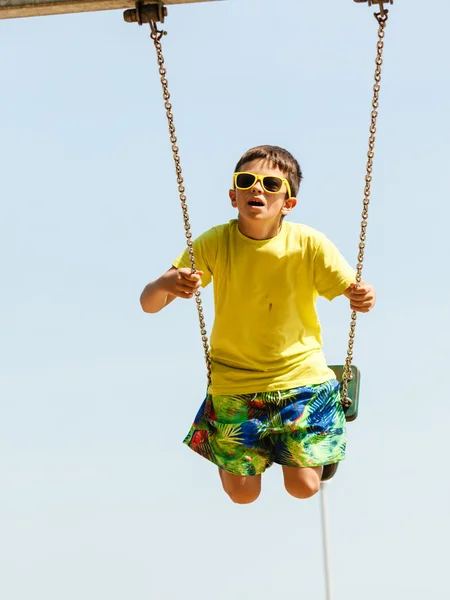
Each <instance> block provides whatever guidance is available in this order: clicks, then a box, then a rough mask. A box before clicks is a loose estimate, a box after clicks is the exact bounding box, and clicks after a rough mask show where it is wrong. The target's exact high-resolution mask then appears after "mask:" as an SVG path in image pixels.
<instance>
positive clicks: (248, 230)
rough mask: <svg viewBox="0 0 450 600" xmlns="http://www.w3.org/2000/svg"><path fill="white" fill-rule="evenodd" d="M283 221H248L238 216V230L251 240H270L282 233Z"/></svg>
mask: <svg viewBox="0 0 450 600" xmlns="http://www.w3.org/2000/svg"><path fill="white" fill-rule="evenodd" d="M281 225H282V221H281V220H280V221H278V222H276V223H274V222H271V221H247V220H246V219H245V220H244V219H242V218H241V216H240V215H239V216H238V228H239V231H240V232H241V233H242V235H245V237H248V238H250V239H251V240H270V239H271V238H274V237H275V236H277V235H278V234H279V233H280V231H281Z"/></svg>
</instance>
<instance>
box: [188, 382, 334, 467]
mask: <svg viewBox="0 0 450 600" xmlns="http://www.w3.org/2000/svg"><path fill="white" fill-rule="evenodd" d="M339 390H340V384H339V382H338V381H336V380H335V379H331V380H330V381H327V382H325V383H321V384H319V385H311V386H309V387H299V388H295V389H291V390H282V391H279V392H263V393H259V394H244V395H208V396H207V397H206V399H205V401H204V402H203V404H202V406H201V407H200V410H199V411H198V414H197V416H196V418H195V421H194V424H193V425H192V427H191V430H190V431H189V433H188V435H187V436H186V438H185V439H184V443H185V444H186V445H187V446H189V448H191V449H192V450H194V452H197V454H200V456H203V457H204V458H207V459H208V460H210V461H211V462H213V463H214V464H215V465H217V466H218V467H220V468H222V469H224V470H225V471H228V472H229V473H233V474H235V475H259V474H260V473H263V472H264V471H265V470H266V469H267V468H268V467H270V466H272V464H273V463H274V462H275V463H278V464H280V465H286V466H290V467H318V466H322V465H326V464H331V463H336V462H339V461H341V460H343V459H344V458H345V447H346V422H345V415H344V411H343V409H342V406H341V403H340V393H339Z"/></svg>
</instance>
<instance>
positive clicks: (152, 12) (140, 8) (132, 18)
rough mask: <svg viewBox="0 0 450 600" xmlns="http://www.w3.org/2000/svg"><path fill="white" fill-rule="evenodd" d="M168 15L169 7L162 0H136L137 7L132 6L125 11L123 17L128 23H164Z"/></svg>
mask: <svg viewBox="0 0 450 600" xmlns="http://www.w3.org/2000/svg"><path fill="white" fill-rule="evenodd" d="M165 17H167V8H166V7H165V6H164V4H163V2H162V0H154V2H151V3H149V4H142V3H141V2H136V8H130V9H128V10H126V11H125V12H124V13H123V19H124V21H126V22H127V23H138V24H139V25H142V23H164V18H165Z"/></svg>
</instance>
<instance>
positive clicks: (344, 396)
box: [341, 10, 389, 409]
mask: <svg viewBox="0 0 450 600" xmlns="http://www.w3.org/2000/svg"><path fill="white" fill-rule="evenodd" d="M388 14H389V11H388V10H383V12H381V11H380V12H379V13H375V15H374V16H375V18H376V20H377V21H378V24H379V28H378V43H377V57H376V60H375V64H376V69H375V76H374V79H375V84H374V86H373V100H372V112H371V115H370V117H371V122H370V128H369V131H370V136H369V151H368V153H367V166H366V177H365V186H364V200H363V211H362V221H361V233H360V238H359V239H360V242H359V246H358V247H359V252H358V264H357V266H356V285H357V286H358V285H359V284H360V283H361V281H362V271H363V262H364V250H365V248H366V232H367V224H368V218H369V204H370V192H371V184H372V170H373V159H374V157H375V137H376V132H377V118H378V106H379V95H380V89H381V85H380V84H381V67H382V65H383V49H384V33H385V32H384V30H385V27H386V23H387V20H388ZM356 319H357V313H356V311H352V314H351V323H350V333H349V340H348V349H347V358H346V360H345V366H344V374H343V377H342V386H341V403H342V406H343V407H344V409H346V408H348V407H349V406H350V405H351V403H352V400H351V399H350V398H349V396H348V383H349V381H351V380H352V378H353V377H352V361H353V346H354V343H355V329H356Z"/></svg>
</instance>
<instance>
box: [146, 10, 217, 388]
mask: <svg viewBox="0 0 450 600" xmlns="http://www.w3.org/2000/svg"><path fill="white" fill-rule="evenodd" d="M150 29H151V33H150V38H151V39H152V40H153V43H154V46H155V50H156V57H157V61H158V67H159V68H158V71H159V74H160V77H161V87H162V92H163V99H164V108H165V109H166V117H167V122H168V125H169V134H170V142H171V144H172V153H173V160H174V163H175V171H176V176H177V183H178V193H179V197H180V202H181V210H182V213H183V220H184V231H185V236H186V243H187V247H188V252H189V262H190V264H191V272H192V273H196V271H197V269H196V266H195V257H194V249H193V242H192V233H191V224H190V221H189V213H188V205H187V202H186V194H185V191H186V188H185V186H184V177H183V172H182V169H181V162H180V154H179V148H178V139H177V136H176V132H175V125H174V116H173V112H172V104H171V102H170V93H169V82H168V80H167V70H166V68H165V66H164V56H163V50H162V44H161V39H162V37H163V36H164V35H167V32H166V31H162V30H159V29H158V27H157V25H156V22H155V21H153V20H151V21H150ZM195 302H196V305H197V314H198V320H199V323H200V333H201V336H202V341H203V349H204V355H205V362H206V370H207V378H208V387H209V385H210V383H211V357H210V353H209V343H208V334H207V331H206V324H205V317H204V313H203V305H202V298H201V294H200V291H199V290H197V291H196V292H195Z"/></svg>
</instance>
